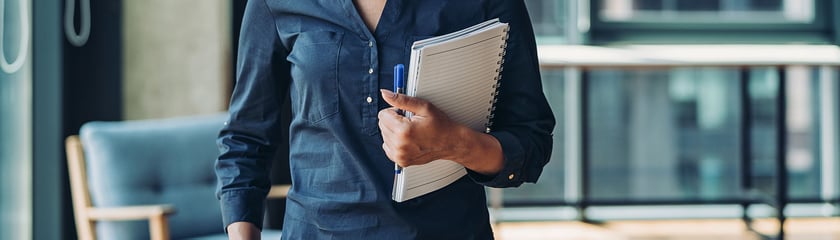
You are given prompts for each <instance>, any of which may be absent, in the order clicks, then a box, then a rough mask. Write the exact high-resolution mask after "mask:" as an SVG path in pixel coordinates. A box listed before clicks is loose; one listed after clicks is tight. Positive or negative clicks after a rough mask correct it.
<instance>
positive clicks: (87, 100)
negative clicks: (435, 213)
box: [0, 0, 840, 240]
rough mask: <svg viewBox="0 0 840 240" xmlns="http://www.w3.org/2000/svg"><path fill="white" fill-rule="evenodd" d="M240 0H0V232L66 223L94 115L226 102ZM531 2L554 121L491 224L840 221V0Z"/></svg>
mask: <svg viewBox="0 0 840 240" xmlns="http://www.w3.org/2000/svg"><path fill="white" fill-rule="evenodd" d="M347 1H349V0H347ZM245 2H246V1H245V0H230V1H228V0H212V1H207V0H181V1H170V0H143V1H124V0H107V1H105V0H67V1H45V0H0V19H2V25H0V26H2V27H0V47H2V50H1V51H0V66H2V72H0V191H2V194H0V239H75V236H76V229H75V225H74V218H73V210H72V207H71V203H70V201H71V199H70V189H69V184H68V176H67V166H66V160H65V156H64V145H63V141H64V138H65V137H67V136H70V135H75V134H78V131H79V127H80V126H81V125H82V124H83V123H85V122H89V121H120V120H136V119H156V118H169V117H179V116H190V115H202V114H212V113H217V112H220V111H224V110H225V108H226V103H227V101H228V98H229V93H230V91H231V89H232V86H233V85H234V77H233V71H234V66H233V62H234V61H235V56H236V44H237V38H238V29H239V24H240V19H241V17H242V15H241V14H242V10H243V6H244V4H245ZM525 2H526V4H527V6H528V8H529V11H530V13H531V19H532V21H533V25H534V28H535V32H536V35H537V41H538V44H539V56H540V62H541V66H542V69H543V71H542V77H543V86H544V92H545V94H546V96H547V97H548V99H549V101H550V103H551V105H552V108H553V109H554V111H555V114H556V117H557V120H558V124H557V127H556V129H555V133H554V136H555V138H554V141H555V142H554V152H553V155H552V159H551V162H549V164H548V165H547V166H546V167H545V170H544V171H543V174H542V177H541V178H540V180H539V182H538V183H537V184H527V185H523V186H522V187H521V188H518V189H502V190H499V189H488V198H489V200H488V201H489V205H490V207H491V208H492V209H491V210H492V211H491V213H492V216H493V220H494V221H496V223H497V225H496V228H497V229H496V232H497V235H498V237H499V238H501V239H640V240H641V239H713V238H716V239H840V222H839V221H838V219H837V218H838V214H840V209H838V205H837V204H840V177H839V176H840V162H838V160H839V159H838V145H837V144H838V140H837V138H838V131H837V128H838V124H840V119H838V116H837V115H838V110H840V109H838V106H840V104H838V94H840V93H838V91H840V86H838V85H840V83H838V81H837V79H838V75H840V74H839V73H838V71H837V70H838V67H840V48H838V47H837V44H840V1H833V0H703V1H697V0H525ZM282 160H283V159H280V160H279V161H282ZM275 165H280V166H282V165H284V164H275ZM286 171H288V170H286ZM276 172H278V173H282V172H283V169H279V170H276ZM279 175H282V174H278V177H277V181H281V182H282V181H286V179H284V177H283V176H279ZM272 205H274V206H275V209H277V210H276V211H277V212H275V213H273V216H277V215H279V214H282V203H273V204H272ZM780 223H784V225H782V224H780ZM220 224H221V223H220ZM274 224H275V225H277V224H278V223H274ZM634 224H635V225H634ZM780 226H784V227H780ZM275 227H276V226H275ZM634 229H637V230H634ZM638 229H641V230H638ZM662 229H668V230H662ZM680 229H682V230H680ZM697 229H701V230H697ZM704 229H705V230H704ZM783 230H784V231H783ZM780 234H781V235H780Z"/></svg>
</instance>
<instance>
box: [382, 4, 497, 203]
mask: <svg viewBox="0 0 840 240" xmlns="http://www.w3.org/2000/svg"><path fill="white" fill-rule="evenodd" d="M507 32H508V24H507V23H502V22H499V19H493V20H489V21H486V22H483V23H480V24H477V25H475V26H472V27H469V28H466V29H463V30H461V31H457V32H454V33H450V34H446V35H443V36H438V37H434V38H429V39H425V40H420V41H416V42H414V44H413V45H412V47H411V62H410V63H409V65H408V69H409V70H408V79H407V84H406V94H407V95H409V96H414V97H419V98H422V99H425V100H427V101H429V102H431V103H432V104H434V105H435V106H437V107H438V108H440V110H442V111H443V112H444V113H446V114H447V115H448V116H449V117H450V118H451V119H452V120H454V121H456V122H459V123H461V124H464V125H466V126H469V127H471V128H473V129H475V130H477V131H483V132H489V131H490V126H491V124H492V119H493V110H494V109H495V107H494V105H495V103H496V94H497V90H496V89H497V88H498V87H499V79H500V77H501V75H500V74H501V71H502V64H503V61H504V60H503V59H504V55H505V48H506V45H507ZM411 115H412V113H411V112H406V116H408V117H411ZM466 174H467V171H466V169H465V168H464V166H461V165H460V164H458V163H455V162H453V161H450V160H444V159H440V160H435V161H433V162H430V163H427V164H424V165H417V166H410V167H406V168H403V169H402V170H400V171H397V172H395V176H394V189H393V192H392V198H393V199H394V201H397V202H403V201H407V200H410V199H413V198H416V197H419V196H422V195H425V194H427V193H430V192H434V191H436V190H438V189H441V188H443V187H446V186H447V185H449V184H451V183H453V182H455V181H456V180H458V179H460V178H461V177H463V176H464V175H466Z"/></svg>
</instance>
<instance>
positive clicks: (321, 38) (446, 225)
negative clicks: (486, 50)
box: [216, 0, 554, 239]
mask: <svg viewBox="0 0 840 240" xmlns="http://www.w3.org/2000/svg"><path fill="white" fill-rule="evenodd" d="M497 17H498V18H500V20H501V21H502V22H506V23H509V24H510V32H509V34H510V38H509V40H508V49H507V52H508V54H507V55H506V56H505V70H504V71H503V77H502V83H501V88H500V94H499V96H498V100H499V101H498V103H497V108H496V112H495V115H496V118H495V119H494V129H493V131H492V132H490V133H489V134H485V133H482V132H477V131H473V130H470V129H468V128H466V127H464V126H463V125H460V124H457V123H454V122H452V121H450V120H449V119H448V118H447V117H446V115H445V114H443V113H441V112H440V111H439V110H437V108H436V107H435V106H433V105H431V104H429V103H428V102H425V101H424V100H422V99H417V98H411V97H407V96H405V95H396V94H394V93H392V92H390V91H387V90H382V91H380V89H391V88H392V87H393V86H392V84H393V83H392V81H391V80H392V79H393V75H392V72H391V69H392V67H393V66H394V65H395V64H398V63H408V58H409V54H410V52H409V47H410V45H411V43H412V42H413V41H415V40H418V39H422V38H426V37H430V36H438V35H443V34H446V33H450V32H454V31H457V30H460V29H463V28H465V27H469V26H472V25H474V24H477V23H480V22H483V21H485V20H488V19H492V18H497ZM239 52H240V55H239V61H238V63H237V85H236V88H235V90H234V93H233V97H232V100H231V105H230V119H229V121H228V123H227V125H226V126H225V128H224V129H223V130H222V131H221V133H220V137H219V145H220V148H221V152H222V153H221V155H220V156H219V159H218V161H217V163H216V172H217V175H218V177H219V181H220V187H219V191H218V196H219V199H220V200H221V205H222V213H223V215H224V224H225V227H226V230H227V231H228V233H229V235H230V237H231V239H257V238H259V233H258V232H259V227H260V226H261V225H262V218H263V202H264V199H265V195H266V193H267V192H268V188H269V186H270V183H269V180H268V165H269V164H270V163H269V160H270V159H272V157H273V154H274V153H275V149H276V145H277V144H278V143H279V142H280V141H283V139H278V135H279V133H280V130H281V129H280V128H282V127H287V126H279V124H278V122H279V119H280V116H279V114H280V111H279V109H280V106H281V103H282V102H281V100H282V99H284V97H285V96H286V95H285V94H291V99H292V100H291V101H292V102H291V105H292V116H291V117H292V123H291V126H288V127H289V129H290V136H291V137H290V139H289V141H290V146H291V149H290V167H291V171H292V189H291V190H290V192H289V195H288V199H287V209H286V216H285V218H284V227H283V238H287V239H324V238H336V239H492V238H493V233H492V230H491V229H490V224H489V219H488V213H487V206H486V200H485V196H484V188H483V186H490V187H516V186H519V185H520V184H522V183H523V182H536V180H537V178H538V177H539V175H540V173H541V172H542V168H543V166H544V165H545V164H546V163H547V162H548V159H549V156H550V153H551V145H552V144H551V141H552V139H551V132H552V129H553V128H554V118H553V114H552V112H551V110H550V108H549V107H548V104H547V102H546V100H545V96H544V95H543V93H542V86H541V83H540V77H539V66H538V61H537V58H536V45H535V43H534V34H533V30H532V27H531V25H530V21H529V18H528V14H527V11H526V9H525V5H524V3H523V1H522V0H471V1H464V0H389V1H386V0H353V1H350V0H339V1H336V0H310V1H300V0H295V1H292V0H251V1H249V2H248V6H247V8H246V13H245V17H244V20H243V24H242V33H241V40H240V49H239ZM397 108H400V109H405V110H408V111H411V112H413V113H415V116H413V117H412V118H411V119H407V118H405V117H403V116H401V115H399V114H397V113H396V109H397ZM441 158H445V159H450V160H454V161H456V162H459V163H461V164H462V165H464V166H465V167H466V168H467V170H468V172H469V174H468V175H467V176H465V177H463V178H461V179H460V180H458V181H456V182H455V183H453V184H451V185H449V186H447V187H445V188H443V189H440V190H438V191H435V192H432V193H430V194H427V195H424V196H421V197H419V198H416V199H412V200H409V201H407V202H403V203H396V202H394V201H391V187H392V184H393V174H394V173H393V164H394V162H396V163H397V164H399V165H400V166H403V167H405V166H410V165H416V164H423V163H426V162H429V161H432V160H435V159H441Z"/></svg>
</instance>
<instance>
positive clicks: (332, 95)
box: [287, 31, 344, 123]
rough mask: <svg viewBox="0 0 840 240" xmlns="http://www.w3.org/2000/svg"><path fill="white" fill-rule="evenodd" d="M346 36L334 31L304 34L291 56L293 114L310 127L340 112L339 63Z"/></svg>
mask: <svg viewBox="0 0 840 240" xmlns="http://www.w3.org/2000/svg"><path fill="white" fill-rule="evenodd" d="M343 36H344V35H343V34H341V33H336V32H330V31H313V32H301V33H299V34H298V37H297V40H296V41H295V44H294V46H293V47H292V51H291V52H289V56H288V58H287V60H288V61H289V62H290V63H291V64H292V67H291V75H292V89H291V94H292V111H294V112H295V113H297V114H295V115H297V116H299V117H302V118H304V120H306V121H308V122H310V123H319V122H321V121H323V120H325V119H328V118H330V117H332V116H334V115H336V114H337V113H338V112H339V110H338V109H339V108H338V84H339V82H338V81H339V80H338V61H339V57H340V52H341V42H342V38H343Z"/></svg>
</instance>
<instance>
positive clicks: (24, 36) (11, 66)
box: [0, 0, 30, 74]
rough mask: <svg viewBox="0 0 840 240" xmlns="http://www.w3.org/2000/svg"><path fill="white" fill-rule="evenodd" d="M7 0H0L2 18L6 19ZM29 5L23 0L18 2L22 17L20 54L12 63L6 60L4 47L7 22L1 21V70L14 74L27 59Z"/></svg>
mask: <svg viewBox="0 0 840 240" xmlns="http://www.w3.org/2000/svg"><path fill="white" fill-rule="evenodd" d="M5 5H6V2H5V0H0V20H4V16H3V15H4V14H3V13H4V11H5V9H4V8H5ZM27 6H28V4H27V3H25V2H23V1H19V2H18V9H19V10H20V13H19V15H18V16H19V17H20V42H19V43H18V46H19V48H20V50H18V55H17V57H15V60H14V61H12V62H11V63H10V62H8V60H6V54H5V51H4V49H3V34H4V33H5V32H4V31H5V30H4V29H3V27H4V25H6V22H5V21H4V22H2V23H0V70H2V71H3V72H5V73H8V74H12V73H15V72H17V71H18V70H20V69H21V68H22V67H23V63H24V62H25V61H26V55H27V54H28V53H29V37H30V36H29V30H30V25H29V9H27V8H26V7H27Z"/></svg>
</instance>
